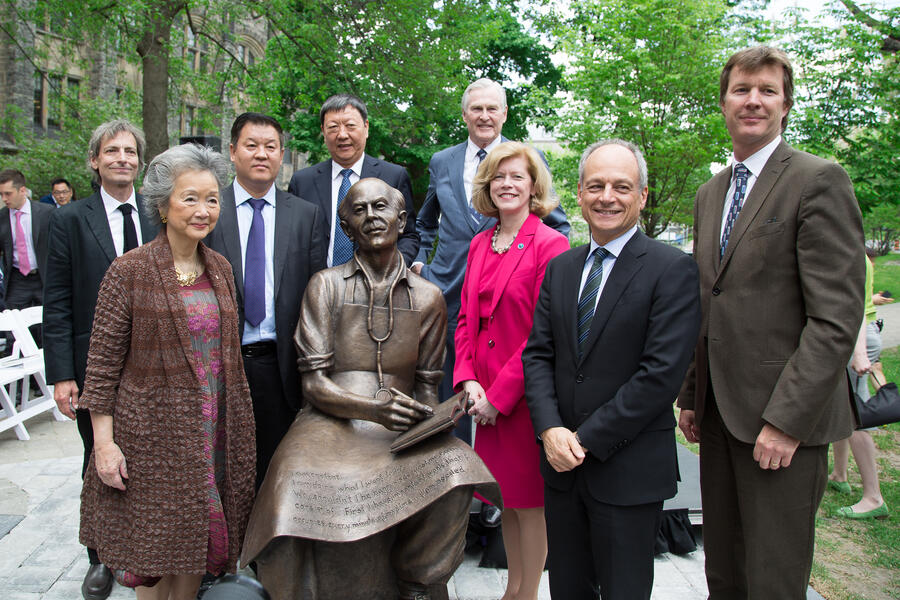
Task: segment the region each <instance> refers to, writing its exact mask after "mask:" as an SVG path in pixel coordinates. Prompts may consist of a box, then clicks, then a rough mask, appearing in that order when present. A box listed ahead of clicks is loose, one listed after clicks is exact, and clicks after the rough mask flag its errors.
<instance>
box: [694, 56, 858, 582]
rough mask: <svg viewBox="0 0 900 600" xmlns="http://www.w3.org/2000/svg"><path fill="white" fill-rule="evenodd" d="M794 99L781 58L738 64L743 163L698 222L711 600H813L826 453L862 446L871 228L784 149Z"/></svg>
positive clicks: (703, 475)
mask: <svg viewBox="0 0 900 600" xmlns="http://www.w3.org/2000/svg"><path fill="white" fill-rule="evenodd" d="M792 95H793V74H792V69H791V65H790V62H789V61H788V58H787V56H786V55H785V54H784V53H783V52H781V51H780V50H776V49H773V48H769V47H764V46H760V47H756V48H750V49H746V50H742V51H740V52H738V53H736V54H734V55H733V56H732V57H731V58H730V59H729V60H728V62H727V64H726V65H725V68H724V69H723V70H722V75H721V77H720V89H719V103H720V106H721V108H722V113H723V114H724V116H725V124H726V126H727V127H728V132H729V134H730V135H731V140H732V147H733V150H734V155H733V160H732V164H731V166H729V167H728V168H726V169H724V170H723V171H722V172H721V173H719V174H718V175H716V176H715V177H713V178H712V179H711V180H710V181H708V182H707V183H706V184H704V185H703V186H701V187H700V189H699V191H698V192H697V199H696V204H695V207H694V256H695V258H696V260H697V263H698V266H699V270H700V298H701V304H702V309H703V321H702V323H701V329H700V338H699V341H698V344H697V349H696V352H695V356H694V363H693V365H692V366H691V368H690V370H689V371H688V375H687V378H686V380H685V383H684V386H683V387H682V390H681V394H680V396H679V399H678V406H679V407H680V408H681V414H680V417H679V427H681V429H682V431H683V432H684V434H685V436H686V437H687V438H688V440H690V441H694V442H700V483H701V490H702V498H703V530H704V531H703V540H704V545H705V550H706V578H707V582H708V584H709V597H710V598H711V599H718V598H729V599H732V598H779V599H786V598H797V599H801V598H806V586H807V583H808V581H809V573H810V569H811V565H812V556H813V545H814V540H815V513H816V510H817V508H818V506H819V502H820V501H821V499H822V495H823V493H824V490H825V480H826V475H827V471H826V456H827V448H828V443H829V442H832V441H835V440H840V439H843V438H846V437H848V436H849V435H850V433H851V431H852V430H853V423H852V416H851V412H850V405H849V402H848V398H847V381H846V369H845V367H846V365H847V361H848V359H849V357H850V354H851V352H852V349H853V344H854V341H855V337H856V333H857V332H858V331H859V325H860V318H861V316H862V313H863V295H864V293H863V288H864V278H865V272H864V269H863V266H864V265H865V263H864V262H863V258H864V245H863V232H862V223H861V217H860V212H859V207H858V205H857V203H856V200H855V197H854V195H853V187H852V185H851V183H850V180H849V179H848V177H847V174H846V173H845V172H844V170H843V169H841V168H840V167H839V166H837V165H835V164H834V163H831V162H828V161H825V160H822V159H820V158H817V157H815V156H812V155H810V154H806V153H805V152H800V151H798V150H795V149H793V148H791V147H790V146H788V145H787V144H786V143H785V142H784V141H783V140H782V139H781V132H782V131H783V130H784V127H785V125H786V123H787V114H788V111H789V110H790V109H791V106H792V104H793V97H792Z"/></svg>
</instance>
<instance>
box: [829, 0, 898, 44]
mask: <svg viewBox="0 0 900 600" xmlns="http://www.w3.org/2000/svg"><path fill="white" fill-rule="evenodd" d="M841 4H843V5H844V6H845V7H846V8H847V10H849V11H850V14H851V15H853V18H854V19H856V20H857V21H859V22H860V23H863V24H864V25H867V26H868V27H870V28H872V29H873V30H875V31H876V32H878V33H879V34H881V35H882V36H883V37H884V39H883V41H882V43H881V50H882V51H883V52H891V53H896V52H898V51H900V28H898V27H897V26H895V25H893V24H892V23H891V22H890V21H888V20H884V21H880V20H878V19H876V18H874V17H873V16H872V15H871V14H869V13H868V12H866V11H865V10H863V9H862V8H860V7H859V5H858V4H856V2H853V0H841Z"/></svg>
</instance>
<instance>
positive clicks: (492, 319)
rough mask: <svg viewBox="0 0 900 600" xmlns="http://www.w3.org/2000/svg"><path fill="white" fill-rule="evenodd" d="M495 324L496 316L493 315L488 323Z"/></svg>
mask: <svg viewBox="0 0 900 600" xmlns="http://www.w3.org/2000/svg"><path fill="white" fill-rule="evenodd" d="M493 322H494V315H491V317H490V318H489V319H488V323H493Z"/></svg>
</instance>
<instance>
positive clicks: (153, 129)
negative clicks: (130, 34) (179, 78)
mask: <svg viewBox="0 0 900 600" xmlns="http://www.w3.org/2000/svg"><path fill="white" fill-rule="evenodd" d="M183 7H184V4H183V3H182V2H173V1H163V2H159V3H152V4H151V5H150V7H149V8H148V14H147V29H146V30H145V31H144V35H143V36H142V37H141V40H140V41H139V42H138V47H137V52H138V55H140V57H141V66H142V68H143V104H142V111H141V113H142V116H143V120H144V135H145V136H146V137H147V152H146V157H145V160H146V161H147V162H150V160H152V159H153V157H155V156H156V155H157V154H159V153H161V152H163V151H165V150H166V149H167V148H168V147H169V129H168V100H169V43H170V41H171V39H172V21H173V20H174V18H175V15H177V14H178V13H179V11H181V9H182V8H183Z"/></svg>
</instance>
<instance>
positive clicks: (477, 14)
mask: <svg viewBox="0 0 900 600" xmlns="http://www.w3.org/2000/svg"><path fill="white" fill-rule="evenodd" d="M511 4H512V3H511V2H507V1H500V2H497V3H496V5H495V6H493V7H492V10H490V11H487V10H485V5H484V4H483V3H482V2H479V1H476V0H446V1H444V2H440V3H437V2H433V1H430V0H383V1H381V2H342V3H320V2H313V1H309V0H274V1H273V2H269V3H268V4H267V6H266V12H265V14H266V16H267V18H268V19H269V20H270V23H271V26H272V29H273V30H274V31H275V32H276V34H275V36H274V37H273V38H272V39H271V40H270V41H269V45H268V48H267V51H266V59H265V61H264V63H263V64H261V65H258V66H257V68H255V69H254V71H253V75H254V76H253V77H252V78H251V84H250V88H249V91H250V92H251V94H252V95H253V96H254V97H255V99H256V101H257V102H258V103H259V104H261V105H265V106H267V107H268V108H269V110H270V111H271V112H272V113H273V114H275V115H276V116H277V117H278V118H279V119H280V120H281V121H282V122H283V123H285V124H286V125H287V129H288V131H289V133H290V136H291V142H290V143H291V144H292V145H293V147H294V148H296V149H298V150H301V151H304V152H307V153H309V157H310V161H311V162H313V161H318V160H322V159H324V158H326V157H327V151H326V149H325V147H324V145H323V143H322V137H321V133H320V130H319V118H318V111H319V107H320V106H321V104H322V102H323V101H324V100H325V99H326V98H328V96H330V95H332V94H336V93H352V94H355V95H357V96H359V97H360V98H362V99H363V100H364V101H365V102H366V105H367V107H368V109H369V139H368V142H367V146H366V151H367V152H368V153H369V154H372V155H375V156H384V157H385V158H386V159H388V160H390V161H392V162H396V163H400V164H403V165H405V166H406V167H407V168H408V169H409V171H410V175H411V176H412V180H413V186H414V192H415V195H416V196H417V197H418V198H421V197H422V196H423V195H424V190H425V185H426V184H427V176H426V168H427V164H428V161H429V160H430V158H431V155H432V154H433V153H434V152H435V151H437V150H440V149H441V148H444V147H446V146H448V145H450V144H451V143H456V142H458V141H459V140H461V139H464V138H465V126H464V124H463V122H462V119H461V116H460V115H461V112H462V108H461V106H460V98H461V96H462V93H463V90H464V89H465V87H466V85H468V84H469V83H470V82H471V81H473V80H474V79H476V78H478V77H481V76H489V77H492V78H494V79H496V80H499V81H501V82H506V83H507V84H509V83H510V82H511V80H513V79H515V80H516V81H521V82H524V84H529V83H533V84H534V85H540V86H545V87H548V88H550V89H553V90H555V89H556V87H557V86H558V81H559V78H560V75H559V72H558V70H557V69H556V68H555V67H554V66H553V64H552V62H551V61H550V56H549V50H548V49H547V48H545V47H543V46H541V45H540V44H539V43H538V41H537V40H536V39H535V38H534V37H533V36H531V35H529V34H527V33H526V32H525V30H524V29H523V26H522V24H521V22H520V21H519V20H517V19H516V18H514V16H513V14H512V12H511V9H510V6H511ZM507 87H508V88H509V87H512V86H510V85H507ZM526 94H527V86H526V85H522V86H520V87H519V88H517V89H514V90H511V91H510V94H509V97H508V102H509V105H510V108H509V113H510V116H511V118H510V119H509V121H508V122H507V125H506V126H505V128H504V133H505V134H506V135H508V136H512V137H519V138H521V137H524V134H525V127H524V120H525V117H526V114H525V112H524V111H518V110H517V108H518V104H519V103H520V102H523V97H524V96H525V95H526Z"/></svg>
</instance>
